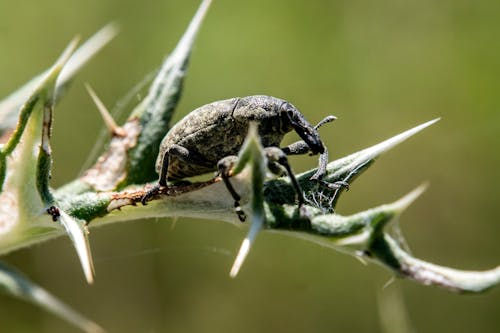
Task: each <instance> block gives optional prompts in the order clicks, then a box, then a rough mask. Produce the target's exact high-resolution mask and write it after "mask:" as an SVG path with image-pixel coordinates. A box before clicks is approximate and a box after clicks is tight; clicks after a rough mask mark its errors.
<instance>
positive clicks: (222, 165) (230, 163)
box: [217, 155, 246, 222]
mask: <svg viewBox="0 0 500 333" xmlns="http://www.w3.org/2000/svg"><path fill="white" fill-rule="evenodd" d="M237 162H238V156H234V155H231V156H226V157H224V158H222V159H221V160H220V161H219V162H218V163H217V170H219V174H220V176H221V178H222V181H223V182H224V184H225V185H226V188H227V190H228V191H229V193H231V196H232V197H233V199H234V211H235V212H236V215H238V218H239V219H240V221H241V222H245V220H246V215H245V212H244V211H243V209H241V206H240V199H241V198H240V195H239V194H238V193H237V192H236V191H235V189H234V187H233V185H231V182H230V181H229V177H230V176H231V170H232V169H233V167H234V166H235V165H236V163H237Z"/></svg>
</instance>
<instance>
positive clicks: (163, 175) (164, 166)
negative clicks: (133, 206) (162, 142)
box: [141, 150, 169, 206]
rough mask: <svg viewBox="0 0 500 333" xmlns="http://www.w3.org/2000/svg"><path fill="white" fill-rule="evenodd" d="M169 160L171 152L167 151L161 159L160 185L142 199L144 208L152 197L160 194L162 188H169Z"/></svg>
mask: <svg viewBox="0 0 500 333" xmlns="http://www.w3.org/2000/svg"><path fill="white" fill-rule="evenodd" d="M168 158H169V151H168V150H167V151H166V152H165V154H163V157H162V159H161V170H160V178H159V179H158V183H157V184H156V185H155V186H153V187H152V188H151V189H150V190H149V191H147V192H146V194H144V196H143V197H142V198H141V203H142V204H143V205H144V206H145V205H146V203H147V202H148V200H149V199H151V197H153V196H154V195H156V194H158V192H159V191H160V188H161V187H162V186H167V174H168Z"/></svg>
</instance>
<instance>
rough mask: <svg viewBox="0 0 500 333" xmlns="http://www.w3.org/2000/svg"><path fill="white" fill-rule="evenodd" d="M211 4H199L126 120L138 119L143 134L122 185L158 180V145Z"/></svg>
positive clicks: (175, 103) (132, 153)
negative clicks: (156, 164) (147, 90)
mask: <svg viewBox="0 0 500 333" xmlns="http://www.w3.org/2000/svg"><path fill="white" fill-rule="evenodd" d="M211 2H212V1H211V0H204V1H202V3H201V5H200V7H199V8H198V11H197V12H196V14H195V15H194V17H193V19H192V20H191V23H190V24H189V26H188V28H187V30H186V31H185V33H184V35H183V36H182V38H181V39H180V41H179V43H178V44H177V46H176V48H175V50H174V51H173V52H172V54H170V55H169V56H168V57H167V58H166V59H165V61H164V62H163V65H162V68H161V69H160V71H159V73H158V75H157V76H156V78H155V80H154V81H153V83H152V85H151V87H150V89H149V92H148V95H147V96H146V98H145V99H144V100H143V101H142V103H141V104H139V105H138V106H137V107H136V108H135V110H134V111H133V112H132V114H131V115H130V117H129V119H135V118H139V119H140V121H141V126H142V132H141V134H140V137H139V138H138V142H137V145H136V146H135V147H133V148H132V149H131V150H130V151H129V153H128V156H129V161H128V168H127V169H128V170H127V178H126V179H125V180H124V181H123V183H122V185H123V186H125V185H129V184H141V183H145V182H148V181H152V180H153V179H155V178H156V177H157V175H156V173H155V172H154V170H155V161H156V156H157V155H158V151H159V146H160V142H161V140H162V139H163V137H164V136H165V134H166V133H167V131H168V129H169V123H170V119H171V117H172V114H173V111H174V109H175V107H176V106H177V103H178V101H179V99H180V96H181V92H182V84H183V82H184V77H185V76H186V71H187V67H188V62H189V58H190V54H191V49H192V47H193V43H194V40H195V38H196V36H197V34H198V31H199V29H200V26H201V23H202V21H203V18H204V17H205V15H206V13H207V11H208V8H209V7H210V4H211Z"/></svg>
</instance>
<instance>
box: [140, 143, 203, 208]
mask: <svg viewBox="0 0 500 333" xmlns="http://www.w3.org/2000/svg"><path fill="white" fill-rule="evenodd" d="M171 156H175V157H177V158H178V159H179V160H181V161H182V162H184V163H191V164H196V165H200V166H207V167H210V166H211V163H210V162H209V161H207V160H205V159H203V157H201V156H200V155H199V154H197V153H195V152H192V151H189V150H188V149H186V148H184V147H182V146H180V145H178V144H173V145H172V146H171V147H170V148H169V149H168V150H167V151H166V152H165V153H164V154H163V157H162V160H161V169H160V177H159V178H158V184H156V185H155V186H154V187H153V188H152V189H150V190H149V191H148V192H147V193H146V194H145V195H144V196H143V197H142V199H141V202H142V204H143V205H145V204H146V202H147V201H148V200H149V199H150V198H151V197H152V196H154V195H156V194H157V193H158V192H159V191H160V188H161V187H165V186H167V180H168V167H169V164H170V157H171Z"/></svg>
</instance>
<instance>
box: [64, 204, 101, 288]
mask: <svg viewBox="0 0 500 333" xmlns="http://www.w3.org/2000/svg"><path fill="white" fill-rule="evenodd" d="M60 214H61V216H60V218H59V221H60V222H61V224H62V225H63V227H64V229H66V233H67V234H68V236H69V238H70V239H71V241H72V242H73V246H74V247H75V249H76V253H77V254H78V258H79V259H80V263H81V265H82V268H83V273H84V274H85V278H86V279H87V282H88V283H89V284H92V283H94V276H95V270H94V262H93V260H92V253H91V252H90V245H89V239H88V232H87V230H86V228H85V227H84V226H83V223H82V222H81V221H77V220H75V219H74V218H72V217H71V216H69V215H68V214H66V213H65V212H64V211H63V210H60Z"/></svg>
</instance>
